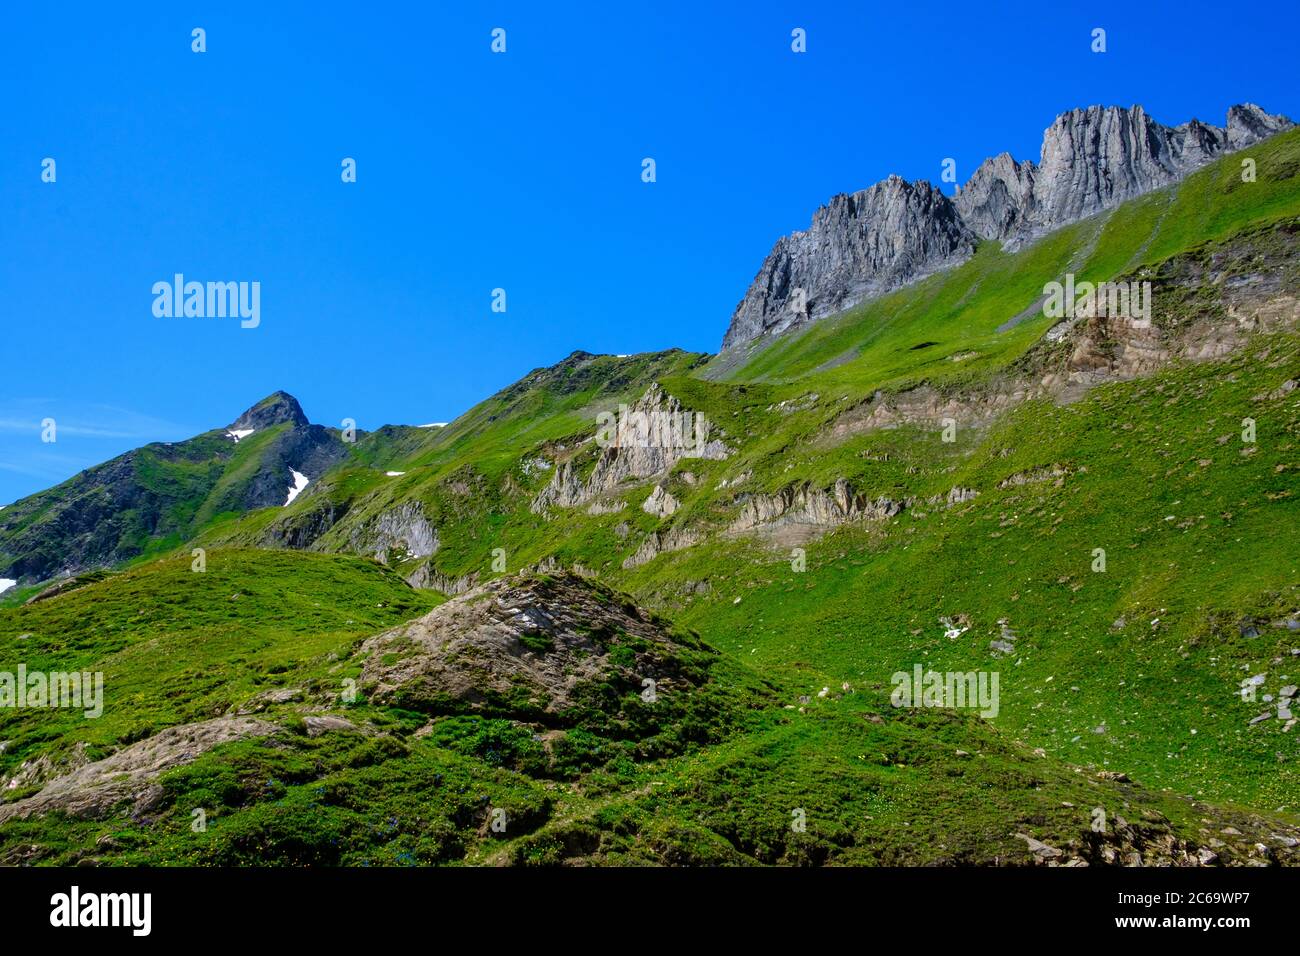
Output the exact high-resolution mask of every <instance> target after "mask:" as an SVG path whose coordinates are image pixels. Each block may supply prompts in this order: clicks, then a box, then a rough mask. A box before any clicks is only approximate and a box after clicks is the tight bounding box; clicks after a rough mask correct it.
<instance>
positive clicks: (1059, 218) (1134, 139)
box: [722, 103, 1294, 349]
mask: <svg viewBox="0 0 1300 956" xmlns="http://www.w3.org/2000/svg"><path fill="white" fill-rule="evenodd" d="M1293 125H1294V124H1292V122H1291V121H1290V120H1288V119H1287V118H1286V117H1283V116H1273V115H1270V114H1268V113H1266V112H1264V111H1263V110H1262V109H1260V108H1259V107H1258V106H1255V105H1254V104H1250V103H1247V104H1244V105H1240V106H1234V107H1232V108H1231V109H1230V110H1228V120H1227V126H1226V127H1225V128H1220V127H1216V126H1207V125H1206V124H1204V123H1201V122H1199V121H1198V120H1191V121H1190V122H1187V123H1184V124H1182V125H1181V126H1177V127H1168V126H1163V125H1161V124H1160V123H1157V122H1156V121H1155V120H1153V119H1152V118H1151V117H1150V116H1148V115H1147V113H1146V111H1145V110H1144V109H1143V108H1142V107H1141V106H1133V107H1129V108H1127V109H1125V108H1122V107H1116V106H1112V107H1100V106H1092V107H1088V108H1087V109H1076V110H1072V111H1070V112H1068V113H1062V114H1061V115H1060V116H1058V117H1057V118H1056V120H1055V122H1053V123H1052V125H1051V126H1049V127H1048V128H1047V131H1046V132H1045V133H1044V134H1043V146H1042V154H1041V161H1040V162H1039V163H1038V164H1037V165H1035V164H1034V163H1030V162H1017V161H1016V160H1014V159H1013V158H1012V157H1011V156H1010V154H1008V153H1002V154H1000V155H998V156H995V157H993V158H992V159H987V160H985V161H984V162H983V163H982V164H980V166H979V167H978V168H977V169H976V170H975V172H974V174H973V175H972V176H971V178H970V179H969V180H968V181H967V183H966V184H965V186H963V187H961V189H960V190H959V191H958V193H957V195H956V196H955V197H954V198H952V199H949V198H948V197H946V196H944V195H943V194H942V193H940V192H939V191H938V190H937V189H935V188H934V187H933V186H931V185H930V184H929V183H926V182H924V181H918V182H915V183H910V184H909V183H906V182H904V181H903V180H901V179H899V178H898V177H896V176H893V177H890V178H889V179H887V180H885V181H884V182H882V183H878V184H876V185H875V186H872V187H870V188H869V189H865V190H862V191H860V192H856V193H853V194H851V195H839V196H836V197H834V198H833V199H832V200H831V201H830V203H829V204H827V205H826V206H823V207H822V208H821V209H819V210H817V212H816V213H815V214H814V216H813V222H812V226H811V228H809V229H808V230H807V231H805V232H796V233H793V234H792V235H789V236H784V237H782V238H781V239H779V240H777V243H776V245H775V246H774V247H773V249H772V251H771V253H769V254H768V257H767V259H766V260H765V261H764V263H763V267H762V268H761V269H760V270H759V273H758V276H757V277H756V278H755V279H754V281H753V283H751V285H750V287H749V290H748V291H747V292H746V293H745V297H744V298H743V299H741V301H740V304H739V305H737V306H736V310H735V312H734V313H733V314H732V317H731V324H730V325H729V326H728V328H727V332H726V335H725V336H724V337H723V340H722V347H723V348H724V349H735V348H740V347H743V346H745V345H747V344H748V343H751V342H753V341H754V340H755V339H756V338H758V337H760V336H763V335H776V334H779V333H782V332H785V331H787V330H789V329H790V328H793V327H796V326H799V325H802V324H805V323H807V322H810V321H816V320H818V319H821V318H824V317H826V316H828V315H832V314H834V313H836V312H840V311H843V310H844V309H846V308H848V307H849V306H852V305H855V304H857V303H858V302H861V301H863V300H864V299H867V298H869V297H872V296H877V295H880V294H882V293H885V292H889V291H892V290H894V289H897V288H899V287H901V286H903V285H906V284H908V283H911V282H915V281H916V280H918V279H921V278H924V277H925V276H926V275H929V274H930V273H932V272H934V271H936V270H939V269H944V268H948V267H950V266H952V265H954V264H957V263H960V262H963V261H965V260H966V259H969V258H970V257H971V256H972V255H973V254H974V251H975V247H976V245H977V243H978V242H979V240H981V239H985V240H988V239H997V240H1004V241H1006V242H1007V243H1008V248H1014V247H1015V246H1016V245H1018V244H1021V243H1024V242H1025V241H1028V240H1030V239H1033V238H1037V237H1038V236H1041V235H1044V234H1046V233H1048V232H1051V231H1053V230H1055V229H1058V228H1060V227H1062V226H1066V225H1069V224H1071V223H1074V222H1077V221H1079V220H1081V219H1084V218H1086V217H1088V216H1091V215H1094V214H1096V213H1098V212H1101V211H1103V210H1106V209H1110V208H1112V207H1114V206H1115V205H1117V204H1119V203H1122V202H1124V201H1125V200H1127V199H1132V198H1134V197H1137V196H1141V195H1143V194H1144V193H1148V192H1150V191H1152V190H1154V189H1158V188H1160V187H1162V186H1167V185H1169V184H1170V183H1172V182H1175V181H1176V180H1178V179H1180V178H1181V177H1182V176H1184V175H1186V174H1187V173H1188V172H1190V171H1192V170H1195V169H1198V168H1200V167H1201V166H1204V165H1205V164H1206V163H1208V162H1210V161H1211V160H1213V159H1215V158H1216V157H1218V156H1220V155H1222V154H1223V153H1226V152H1231V151H1236V150H1240V149H1244V148H1246V147H1248V146H1252V145H1254V144H1255V143H1258V142H1260V141H1262V140H1264V139H1266V138H1268V137H1269V136H1272V135H1274V134H1276V133H1278V132H1280V131H1283V130H1286V129H1290V128H1291V127H1292V126H1293Z"/></svg>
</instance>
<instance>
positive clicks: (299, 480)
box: [284, 468, 311, 508]
mask: <svg viewBox="0 0 1300 956" xmlns="http://www.w3.org/2000/svg"><path fill="white" fill-rule="evenodd" d="M289 472H290V474H292V475H293V487H292V488H290V489H289V500H288V501H286V502H285V503H284V504H285V507H286V508H287V507H288V506H289V505H291V504H293V499H294V498H297V497H298V495H300V494H301V493H302V490H303V489H304V488H306V487H307V482H309V481H310V480H311V479H310V478H308V477H307V476H306V475H304V474H303V473H302V472H301V471H294V470H293V469H292V468H290V469H289Z"/></svg>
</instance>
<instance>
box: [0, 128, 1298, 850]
mask: <svg viewBox="0 0 1300 956" xmlns="http://www.w3.org/2000/svg"><path fill="white" fill-rule="evenodd" d="M1134 130H1138V131H1139V132H1138V133H1133V131H1134ZM1045 135H1046V139H1045V144H1044V149H1043V161H1042V163H1041V164H1035V163H1016V162H1015V161H1014V160H1011V158H1010V157H1009V156H1007V155H1006V154H1003V156H1002V157H997V158H995V159H991V160H988V161H987V162H986V163H985V164H984V165H983V166H981V167H980V168H979V170H978V171H976V173H975V174H974V175H973V176H972V177H971V178H970V180H969V181H968V182H967V183H966V184H965V185H963V186H962V188H961V189H960V190H959V191H958V192H957V194H956V196H955V197H949V196H947V195H945V194H943V193H940V192H938V191H937V190H934V189H933V187H931V186H929V184H928V183H908V182H905V181H904V180H901V179H898V178H897V177H894V178H891V179H889V180H885V181H883V182H882V183H879V184H877V185H876V186H872V187H870V188H869V189H866V190H862V191H861V192H858V193H854V194H852V195H848V196H843V195H842V196H837V197H835V198H834V199H833V200H831V201H830V203H829V204H828V205H827V206H825V207H823V209H822V210H819V211H818V213H817V214H816V215H815V216H814V218H813V221H812V225H811V226H810V228H809V230H808V231H806V232H799V233H794V234H792V235H791V236H787V237H785V238H783V239H782V240H780V241H779V242H778V243H777V244H776V246H775V247H774V248H773V250H772V253H771V255H769V256H768V259H767V261H766V262H765V263H764V264H763V266H762V269H761V270H760V272H759V273H758V274H757V276H756V278H755V279H754V283H753V285H752V286H751V287H750V289H749V291H748V292H747V294H746V296H745V298H744V300H743V301H742V302H741V303H740V304H739V305H738V306H737V309H736V312H735V314H734V315H733V317H732V322H731V325H730V327H729V328H728V329H727V330H726V337H725V339H724V340H723V341H724V345H723V347H722V348H721V349H720V350H719V351H718V352H717V353H715V354H704V353H693V352H686V351H681V350H676V349H673V350H667V351H660V352H652V353H641V354H635V355H627V356H615V355H607V354H590V353H587V352H584V351H573V352H572V354H570V355H569V356H568V357H567V358H565V359H564V360H563V361H561V362H559V363H558V364H556V365H553V366H550V367H544V368H537V369H535V370H534V371H532V372H530V373H529V374H528V375H526V376H525V377H523V378H522V379H520V380H519V381H517V382H515V383H514V384H513V385H510V386H509V387H507V388H505V389H503V390H501V391H499V392H497V393H496V394H494V395H491V396H490V397H487V398H485V399H484V400H483V401H481V402H480V403H479V404H477V405H475V406H474V407H472V408H470V409H469V410H468V411H466V412H465V413H464V414H462V415H460V416H459V417H458V418H456V419H455V420H453V421H451V422H449V423H446V424H438V425H421V426H417V425H400V424H393V425H385V426H383V427H380V428H375V429H371V430H366V429H361V428H356V427H355V423H352V424H351V425H347V424H345V425H344V426H342V427H339V426H335V425H332V424H331V425H330V426H328V427H327V426H323V425H320V424H313V423H312V420H311V418H310V417H309V413H310V411H311V410H310V409H304V408H302V407H301V406H300V404H299V402H298V401H297V400H296V399H295V398H294V397H293V396H292V395H290V394H288V393H287V392H283V391H280V392H276V393H274V394H272V395H270V396H267V397H266V398H263V399H261V400H260V401H255V402H253V400H254V399H256V398H257V397H258V396H255V395H250V396H248V399H249V401H250V402H253V404H251V406H250V407H248V408H247V410H246V411H243V412H242V413H240V414H238V415H236V416H235V417H234V418H233V419H232V420H231V421H230V424H228V425H224V426H218V427H214V428H212V429H211V430H209V431H206V432H204V433H202V434H199V435H195V436H194V437H192V438H190V439H188V440H184V441H178V442H167V443H165V442H155V443H152V444H146V445H143V446H142V447H139V448H137V449H135V450H133V451H130V452H127V453H126V454H124V455H121V456H120V457H117V458H115V459H113V460H110V461H107V462H105V463H102V464H99V465H96V466H95V467H92V468H89V469H87V470H85V471H82V472H81V473H79V474H77V475H76V476H75V477H73V478H71V479H70V480H68V481H64V482H63V483H61V484H58V485H56V486H54V487H52V488H49V489H48V490H45V491H41V492H39V493H37V494H33V495H30V496H28V497H25V498H23V499H21V500H19V501H16V502H13V503H12V504H10V505H8V506H6V507H5V508H3V510H0V586H3V590H0V864H5V865H15V866H16V865H22V866H27V865H32V866H72V865H78V866H88V865H98V866H100V867H133V866H245V865H248V866H259V867H265V866H285V867H304V866H310V867H328V866H344V867H362V866H370V867H425V866H454V865H459V866H496V865H510V866H525V867H527V866H569V865H593V866H611V865H612V866H623V865H636V866H641V865H654V866H733V865H736V866H768V865H771V866H962V867H989V866H999V867H1002V866H1041V867H1067V866H1111V865H1113V866H1178V867H1188V866H1192V867H1236V866H1273V865H1295V864H1297V863H1300V796H1297V794H1300V727H1298V726H1297V723H1298V722H1300V691H1297V687H1298V686H1300V129H1297V128H1295V126H1294V125H1293V124H1292V123H1291V122H1290V121H1289V120H1286V119H1285V118H1284V117H1280V116H1275V115H1272V114H1268V113H1266V112H1264V111H1263V110H1262V109H1260V108H1259V107H1256V106H1252V105H1250V104H1243V105H1242V106H1235V107H1233V108H1232V110H1231V111H1230V112H1229V114H1228V117H1227V122H1226V125H1224V126H1222V127H1220V126H1212V125H1207V124H1203V123H1198V122H1196V121H1192V122H1191V123H1188V124H1184V125H1181V126H1178V127H1166V126H1162V125H1160V124H1158V123H1156V122H1155V121H1154V120H1152V119H1151V118H1150V117H1149V116H1147V114H1146V113H1145V112H1144V111H1143V110H1142V109H1141V107H1133V108H1131V109H1130V108H1115V107H1108V108H1104V109H1103V108H1100V107H1090V108H1088V109H1080V110H1073V111H1071V112H1069V113H1065V114H1062V116H1061V117H1060V118H1058V120H1057V121H1056V123H1054V124H1053V126H1052V127H1051V128H1049V129H1048V131H1047V133H1046V134H1045ZM1060 144H1067V145H1066V146H1060ZM1058 146H1059V147H1060V148H1058ZM1067 146H1068V148H1067ZM1193 147H1195V148H1193ZM1071 150H1073V151H1072V152H1071ZM1126 176H1127V177H1129V178H1128V179H1126V178H1125V177H1126ZM738 278H740V279H743V277H738ZM1054 290H1055V293H1054ZM1062 290H1068V294H1066V293H1065V292H1063V291H1062ZM269 302H270V297H269V294H268V297H267V299H266V300H264V306H265V307H264V308H263V316H264V318H263V321H264V323H269V322H270V321H271V320H270V319H269V318H266V316H267V315H268V314H269V309H270V307H269V304H267V303H269ZM722 331H723V329H722V328H721V323H719V332H722ZM557 334H559V333H557ZM575 344H576V343H575ZM566 347H567V346H566ZM339 387H340V388H346V387H348V385H347V382H346V381H344V380H343V378H342V377H341V378H340V381H339ZM238 411H239V410H238V409H237V408H232V409H226V410H224V412H223V413H221V414H215V413H214V418H215V420H216V421H220V420H221V419H222V418H226V417H227V416H229V415H234V414H235V413H236V412H238ZM1293 706H1294V707H1296V708H1297V711H1298V712H1297V713H1296V714H1295V715H1294V716H1293V715H1292V710H1291V708H1292V707H1293ZM96 710H98V711H99V713H94V712H95V711H96ZM91 714H93V716H91Z"/></svg>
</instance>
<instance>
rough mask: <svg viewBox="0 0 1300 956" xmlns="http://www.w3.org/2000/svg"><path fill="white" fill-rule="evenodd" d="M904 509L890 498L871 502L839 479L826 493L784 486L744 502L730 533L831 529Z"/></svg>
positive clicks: (805, 487)
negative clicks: (774, 528)
mask: <svg viewBox="0 0 1300 956" xmlns="http://www.w3.org/2000/svg"><path fill="white" fill-rule="evenodd" d="M907 506H908V502H907V501H895V500H893V499H892V498H884V497H881V498H876V499H875V500H872V499H870V498H868V497H867V496H866V495H862V494H859V493H857V492H856V491H854V489H853V486H852V485H850V484H849V483H848V482H847V481H846V480H844V479H843V478H839V479H836V481H835V484H834V486H832V487H831V488H830V489H827V490H823V489H821V488H816V487H813V486H810V485H807V484H801V485H790V486H787V487H786V488H783V489H782V490H781V491H779V492H777V493H776V494H774V495H753V496H751V497H749V498H748V499H747V500H746V501H745V503H744V506H743V507H742V508H741V512H740V515H739V516H738V517H737V518H736V520H735V521H733V522H732V524H731V528H730V530H731V531H733V532H740V531H749V530H751V529H754V528H759V527H762V526H766V525H781V524H790V523H794V524H807V525H817V526H819V527H826V528H833V527H836V526H838V525H841V524H845V523H847V522H849V521H858V520H884V519H886V518H892V517H894V516H895V515H897V514H899V513H901V512H902V511H903V510H904V509H905V508H906V507H907Z"/></svg>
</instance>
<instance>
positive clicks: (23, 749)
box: [0, 551, 439, 796]
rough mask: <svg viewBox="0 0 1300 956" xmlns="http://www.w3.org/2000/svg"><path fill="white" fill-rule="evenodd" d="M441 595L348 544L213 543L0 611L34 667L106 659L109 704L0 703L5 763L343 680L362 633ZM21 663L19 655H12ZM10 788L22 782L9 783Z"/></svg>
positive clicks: (9, 649) (3, 628)
mask: <svg viewBox="0 0 1300 956" xmlns="http://www.w3.org/2000/svg"><path fill="white" fill-rule="evenodd" d="M438 602H439V598H438V597H437V595H435V594H433V593H432V592H428V591H414V590H412V589H411V588H410V587H408V586H407V585H406V584H405V582H403V581H402V580H401V579H400V578H398V577H397V576H396V575H395V574H393V573H392V572H391V571H389V570H388V569H386V568H384V567H382V566H381V565H378V564H375V563H374V562H370V561H366V560H363V559H360V558H353V557H346V556H340V555H303V554H288V553H277V552H241V551H224V552H213V553H212V554H210V555H209V557H208V563H207V570H206V571H205V572H203V573H198V572H195V571H192V570H191V561H190V559H189V558H188V557H185V558H171V559H167V560H163V561H157V562H150V563H148V564H144V565H141V566H139V567H137V568H134V569H132V570H129V571H126V572H123V573H121V574H118V575H113V576H111V577H110V578H108V579H107V580H105V581H103V582H101V583H98V584H94V585H91V586H88V587H86V588H82V589H80V590H77V591H73V592H72V593H70V594H68V595H65V596H62V597H59V598H55V599H53V600H47V601H42V602H39V603H37V604H33V605H30V606H24V607H18V608H13V609H11V610H8V611H5V612H4V613H3V614H0V660H3V661H7V662H18V661H21V662H22V663H24V664H26V666H27V668H28V670H29V671H34V670H42V671H53V670H64V671H70V670H90V671H103V673H104V684H105V691H104V693H105V700H104V714H103V716H102V717H100V718H98V719H95V720H86V719H84V718H83V717H82V715H81V713H80V712H79V711H67V710H57V709H27V710H10V709H3V710H0V740H6V741H8V742H9V744H8V746H7V747H6V748H5V750H4V752H3V753H0V773H6V772H8V773H12V772H13V771H14V770H15V769H16V768H17V767H18V766H19V765H20V764H21V763H22V762H23V761H24V760H26V759H29V758H31V757H33V756H36V755H38V754H40V753H42V752H44V751H45V750H46V748H47V745H48V744H49V743H50V742H51V741H57V743H58V745H59V746H60V747H67V746H69V745H71V744H73V743H85V744H87V745H88V746H89V747H91V748H92V750H91V752H92V755H93V754H102V753H106V752H107V751H106V750H105V748H113V747H115V746H117V745H120V744H121V743H123V742H125V741H131V740H138V739H140V738H141V737H143V736H147V735H148V734H149V733H150V732H152V731H154V730H158V729H161V728H162V727H166V726H170V725H173V724H178V723H187V722H191V721H197V720H204V719H207V718H209V717H216V716H220V715H221V714H224V713H226V712H227V711H228V710H229V709H230V708H231V707H232V706H234V705H236V704H239V703H243V702H244V701H245V700H246V699H247V698H249V697H251V696H253V695H254V694H255V693H257V692H259V691H263V690H270V689H274V688H276V687H281V686H287V685H291V684H292V685H302V684H304V683H307V682H310V681H312V680H317V681H324V680H327V679H328V680H331V681H335V682H337V680H338V679H340V678H337V677H335V676H330V667H331V662H332V660H334V659H337V658H338V657H339V656H340V655H343V654H346V653H347V652H349V651H350V650H351V648H352V646H353V645H354V644H355V643H357V642H358V641H359V640H360V639H361V638H363V637H365V636H368V635H370V634H372V633H374V632H375V631H377V630H380V629H382V628H384V627H386V626H389V625H391V624H394V623H396V622H398V621H402V620H405V619H406V618H409V617H412V616H414V615H415V614H417V613H420V612H422V611H424V610H427V609H428V608H431V607H433V606H435V605H436V604H437V603H438ZM7 666H12V665H7ZM10 796H12V794H11V795H10Z"/></svg>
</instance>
